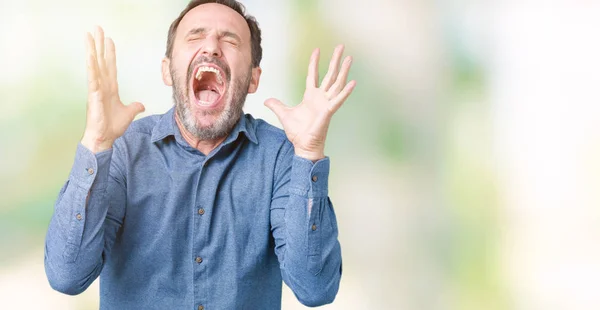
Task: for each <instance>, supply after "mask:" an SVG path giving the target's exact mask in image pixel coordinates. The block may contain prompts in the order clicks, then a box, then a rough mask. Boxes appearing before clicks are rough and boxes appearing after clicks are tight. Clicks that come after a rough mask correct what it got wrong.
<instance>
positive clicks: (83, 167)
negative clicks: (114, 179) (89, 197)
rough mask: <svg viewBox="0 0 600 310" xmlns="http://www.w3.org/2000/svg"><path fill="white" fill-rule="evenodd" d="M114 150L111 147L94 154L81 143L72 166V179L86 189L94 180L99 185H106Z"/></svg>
mask: <svg viewBox="0 0 600 310" xmlns="http://www.w3.org/2000/svg"><path fill="white" fill-rule="evenodd" d="M112 150H113V149H112V148H111V149H108V150H105V151H102V152H99V153H96V154H94V153H92V151H90V150H89V149H88V148H86V147H85V146H83V145H82V144H81V143H79V144H78V145H77V151H76V152H75V161H74V163H73V168H71V174H70V179H71V180H72V181H74V182H75V184H77V185H78V186H80V187H83V188H85V189H89V188H90V187H91V186H92V184H93V183H94V182H95V183H96V184H98V185H106V184H107V183H108V172H109V168H110V160H111V157H112Z"/></svg>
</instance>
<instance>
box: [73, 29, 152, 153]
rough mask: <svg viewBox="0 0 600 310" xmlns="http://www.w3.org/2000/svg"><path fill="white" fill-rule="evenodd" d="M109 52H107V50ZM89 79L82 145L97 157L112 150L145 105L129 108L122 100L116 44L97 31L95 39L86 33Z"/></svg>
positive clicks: (139, 104)
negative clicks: (105, 151) (115, 142)
mask: <svg viewBox="0 0 600 310" xmlns="http://www.w3.org/2000/svg"><path fill="white" fill-rule="evenodd" d="M105 48H106V49H105ZM86 59H87V76H88V101H87V122H86V127H85V132H84V134H83V139H82V140H81V144H83V146H85V147H87V148H88V149H89V150H90V151H92V152H93V153H98V152H101V151H104V150H107V149H110V148H111V147H112V145H113V143H114V141H115V140H116V139H117V138H119V137H120V136H121V135H123V133H124V132H125V130H126V129H127V127H129V124H131V122H132V121H133V119H134V118H135V116H136V115H137V114H139V113H141V112H144V109H145V108H144V105H142V104H141V103H139V102H134V103H132V104H130V105H128V106H125V105H124V104H123V103H122V102H121V99H120V98H119V87H118V84H117V63H116V57H115V44H114V43H113V41H112V39H110V38H106V40H105V39H104V31H103V30H102V28H100V27H97V28H96V31H95V34H94V37H92V35H91V34H90V33H89V32H88V33H86Z"/></svg>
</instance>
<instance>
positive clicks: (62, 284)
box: [45, 144, 112, 294]
mask: <svg viewBox="0 0 600 310" xmlns="http://www.w3.org/2000/svg"><path fill="white" fill-rule="evenodd" d="M111 156H112V150H107V151H104V152H101V153H98V154H96V155H94V154H93V153H91V152H90V151H89V150H87V149H86V148H85V147H83V146H82V145H81V144H80V145H78V147H77V152H76V155H75V161H74V164H73V168H72V170H71V173H70V175H69V180H68V181H67V182H66V184H65V185H64V186H63V188H62V189H61V193H60V194H59V197H58V199H57V201H56V204H55V210H54V214H53V216H52V219H51V221H50V225H49V227H48V233H47V235H46V247H45V267H46V274H47V276H48V280H49V282H50V284H51V286H52V287H54V288H55V289H56V290H58V291H61V292H64V293H67V294H78V293H80V292H82V291H83V290H85V289H86V288H87V287H88V286H89V285H90V284H91V283H92V282H93V281H94V279H95V278H96V277H97V276H98V274H99V273H100V270H101V268H102V252H103V249H104V243H105V242H104V221H105V218H106V213H107V210H108V202H107V197H106V195H105V193H106V188H107V184H108V178H109V176H108V175H109V169H110V161H111Z"/></svg>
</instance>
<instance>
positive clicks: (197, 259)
mask: <svg viewBox="0 0 600 310" xmlns="http://www.w3.org/2000/svg"><path fill="white" fill-rule="evenodd" d="M201 262H202V257H200V256H198V257H196V263H198V264H200V263H201Z"/></svg>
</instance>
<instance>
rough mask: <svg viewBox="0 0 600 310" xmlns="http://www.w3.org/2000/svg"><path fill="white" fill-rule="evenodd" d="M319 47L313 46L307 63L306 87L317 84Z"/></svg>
mask: <svg viewBox="0 0 600 310" xmlns="http://www.w3.org/2000/svg"><path fill="white" fill-rule="evenodd" d="M319 53H320V51H319V49H318V48H315V50H314V51H313V52H312V55H311V56H310V62H309V63H308V75H307V76H306V88H309V87H313V88H314V87H317V85H319Z"/></svg>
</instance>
